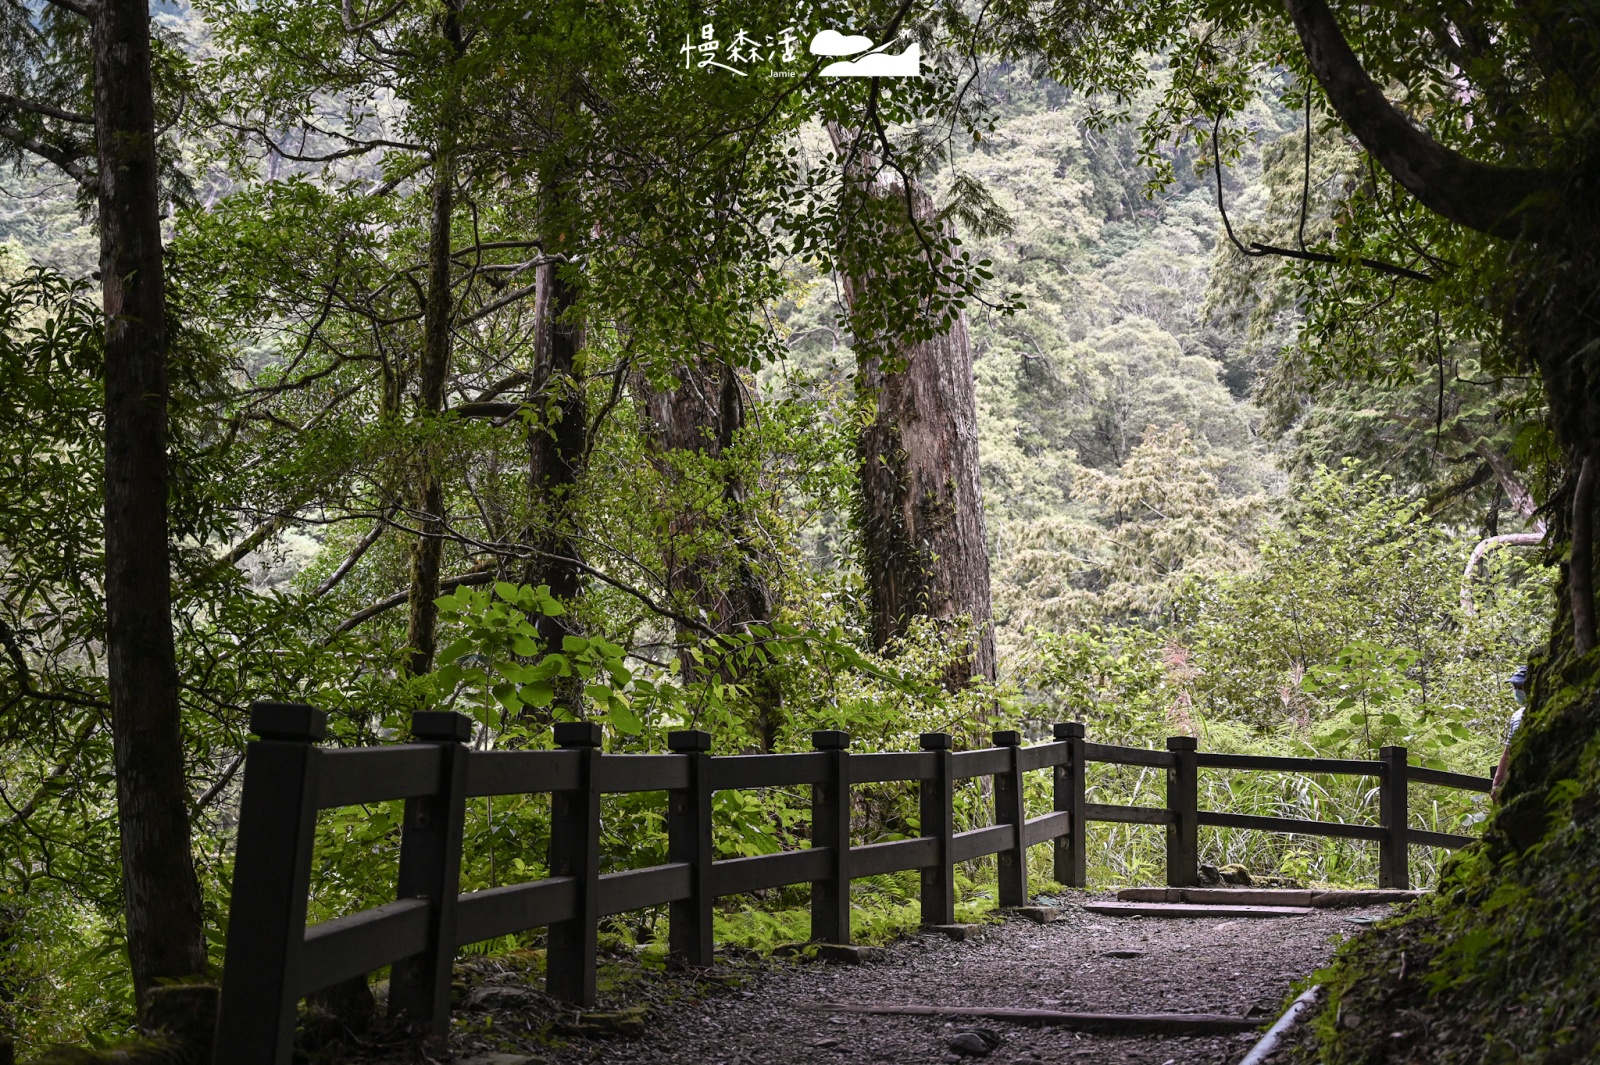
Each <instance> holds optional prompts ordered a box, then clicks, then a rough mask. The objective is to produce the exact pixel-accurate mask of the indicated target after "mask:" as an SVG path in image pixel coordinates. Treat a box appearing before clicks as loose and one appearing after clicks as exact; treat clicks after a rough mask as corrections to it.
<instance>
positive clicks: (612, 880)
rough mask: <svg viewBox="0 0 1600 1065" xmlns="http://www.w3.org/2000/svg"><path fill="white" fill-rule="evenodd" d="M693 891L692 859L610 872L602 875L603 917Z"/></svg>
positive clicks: (684, 895)
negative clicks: (690, 860)
mask: <svg viewBox="0 0 1600 1065" xmlns="http://www.w3.org/2000/svg"><path fill="white" fill-rule="evenodd" d="M651 790H652V791H653V790H655V789H653V788H652V789H651ZM689 891H690V883H689V863H688V862H672V863H670V864H667V865H649V866H645V867H644V868H643V869H629V870H627V871H626V872H621V873H607V874H605V875H604V876H602V877H601V878H600V887H599V893H600V916H601V917H610V916H611V915H612V914H614V913H626V912H627V911H628V910H641V909H643V908H644V907H646V906H665V905H666V904H667V903H669V902H677V901H678V900H680V899H686V898H688V897H689Z"/></svg>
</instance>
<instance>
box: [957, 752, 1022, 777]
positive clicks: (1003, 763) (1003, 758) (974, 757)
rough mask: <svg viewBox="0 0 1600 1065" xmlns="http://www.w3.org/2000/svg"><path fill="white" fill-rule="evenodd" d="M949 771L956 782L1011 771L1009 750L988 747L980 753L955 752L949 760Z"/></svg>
mask: <svg viewBox="0 0 1600 1065" xmlns="http://www.w3.org/2000/svg"><path fill="white" fill-rule="evenodd" d="M950 761H951V765H952V769H951V771H952V772H953V773H954V774H955V778H956V779H957V780H966V779H967V778H968V777H989V776H993V775H994V774H996V773H1005V772H1008V771H1010V769H1011V750H1010V749H1009V748H1007V747H988V748H985V749H984V750H981V751H957V752H956V754H955V757H954V758H952V759H951V760H950Z"/></svg>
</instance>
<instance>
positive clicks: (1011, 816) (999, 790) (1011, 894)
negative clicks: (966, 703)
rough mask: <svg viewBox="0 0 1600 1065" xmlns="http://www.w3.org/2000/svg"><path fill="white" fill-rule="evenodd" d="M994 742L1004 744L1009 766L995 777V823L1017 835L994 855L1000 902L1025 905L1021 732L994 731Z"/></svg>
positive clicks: (1024, 814) (1025, 850)
mask: <svg viewBox="0 0 1600 1065" xmlns="http://www.w3.org/2000/svg"><path fill="white" fill-rule="evenodd" d="M994 745H995V746H996V747H1004V748H1006V750H1007V753H1008V754H1009V755H1010V759H1009V761H1010V766H1009V768H1007V769H1006V771H1005V772H1003V773H996V774H995V776H994V823H995V824H997V825H1013V826H1015V828H1016V836H1015V838H1014V840H1013V842H1012V844H1011V846H1010V847H1008V848H1006V849H1005V850H1003V851H1001V852H1000V853H999V854H997V855H996V856H995V857H996V859H997V860H996V862H995V865H996V866H997V868H996V873H997V875H998V877H999V880H1000V905H1001V906H1002V907H1006V906H1026V905H1027V904H1028V842H1027V840H1026V839H1024V838H1023V837H1024V835H1025V834H1026V833H1027V831H1028V825H1027V820H1028V810H1027V806H1026V805H1025V804H1024V802H1023V795H1022V733H1020V732H1016V731H1013V730H1011V729H1005V730H1003V731H1000V732H996V733H994Z"/></svg>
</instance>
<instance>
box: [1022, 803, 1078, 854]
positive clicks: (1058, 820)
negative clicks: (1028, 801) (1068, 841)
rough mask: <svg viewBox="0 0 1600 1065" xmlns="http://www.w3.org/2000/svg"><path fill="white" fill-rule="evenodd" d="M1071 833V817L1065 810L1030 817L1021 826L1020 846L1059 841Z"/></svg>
mask: <svg viewBox="0 0 1600 1065" xmlns="http://www.w3.org/2000/svg"><path fill="white" fill-rule="evenodd" d="M1071 831H1072V815H1071V814H1070V813H1068V812H1067V811H1066V810H1057V811H1056V812H1055V813H1049V814H1040V815H1039V816H1038V817H1030V818H1028V820H1027V822H1026V823H1025V824H1024V826H1023V830H1022V845H1023V846H1024V847H1033V846H1037V845H1038V844H1040V843H1049V842H1050V841H1051V840H1053V839H1059V838H1061V837H1062V836H1065V835H1066V834H1067V833H1068V832H1071Z"/></svg>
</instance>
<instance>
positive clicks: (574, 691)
mask: <svg viewBox="0 0 1600 1065" xmlns="http://www.w3.org/2000/svg"><path fill="white" fill-rule="evenodd" d="M545 196H546V209H545V211H544V216H545V218H546V219H547V220H551V223H552V224H551V225H550V228H554V229H557V230H560V227H561V224H562V222H560V221H555V220H558V219H564V218H565V211H564V210H563V208H564V206H565V204H564V203H563V199H562V185H561V184H560V183H557V182H549V183H547V184H546V187H545ZM565 237H566V233H565V232H560V233H559V236H558V237H557V238H556V239H555V240H551V239H550V238H549V237H548V236H547V237H546V240H547V243H546V245H545V254H546V257H547V258H548V257H551V256H553V255H558V254H561V253H562V252H563V251H565V250H566V247H567V246H568V245H569V244H570V243H571V242H569V241H567V240H566V239H565ZM537 270H538V275H537V277H536V278H535V284H536V286H537V289H536V291H535V294H534V366H533V374H532V375H531V378H530V382H529V390H528V394H529V402H530V403H531V404H532V405H533V406H534V407H535V409H536V410H537V411H538V412H539V414H538V416H537V417H536V418H533V419H531V420H530V421H529V423H528V497H529V499H528V505H529V510H530V522H529V525H528V531H527V533H526V534H525V537H524V539H525V541H526V543H527V544H528V545H529V546H530V547H531V548H533V552H534V553H533V554H532V555H531V556H530V557H529V558H528V562H527V566H526V567H525V569H524V572H523V580H524V581H526V582H527V583H528V584H545V585H549V587H550V593H551V594H552V595H554V596H555V597H556V598H557V599H560V600H561V601H562V602H563V603H571V602H572V601H573V600H575V599H576V598H577V597H578V593H579V592H580V591H582V588H583V572H582V571H581V570H580V569H579V568H578V566H577V565H576V563H577V562H578V561H580V560H581V559H580V554H579V547H578V543H577V540H576V538H575V537H574V536H573V534H572V513H571V508H572V502H573V500H572V496H573V492H574V491H575V490H576V488H577V484H578V477H579V474H580V472H581V470H582V466H583V459H584V447H585V443H586V437H587V434H588V413H589V410H588V403H587V399H586V396H585V394H584V388H583V381H582V372H581V371H582V359H583V327H582V326H581V325H580V324H579V323H577V322H575V321H573V320H572V309H573V308H574V307H575V306H576V305H577V302H578V295H579V290H578V284H577V281H576V279H575V278H574V277H573V276H572V271H573V270H574V267H572V266H571V265H570V264H567V263H560V262H546V263H544V264H543V265H541V266H539V267H537ZM571 623H572V622H571V615H570V614H566V615H562V616H561V617H544V616H541V617H539V618H538V619H537V621H536V624H537V627H538V630H539V635H540V637H541V638H543V640H544V642H545V645H546V646H547V647H549V648H551V649H552V650H560V647H561V637H562V636H564V635H566V634H567V633H568V632H569V631H571V628H570V626H571ZM556 703H557V705H559V706H561V707H562V708H564V709H565V710H567V711H568V712H570V713H574V714H576V713H579V712H581V710H582V708H583V693H582V691H581V690H580V689H579V686H578V685H577V684H576V683H573V684H565V685H558V686H557V688H556Z"/></svg>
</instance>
